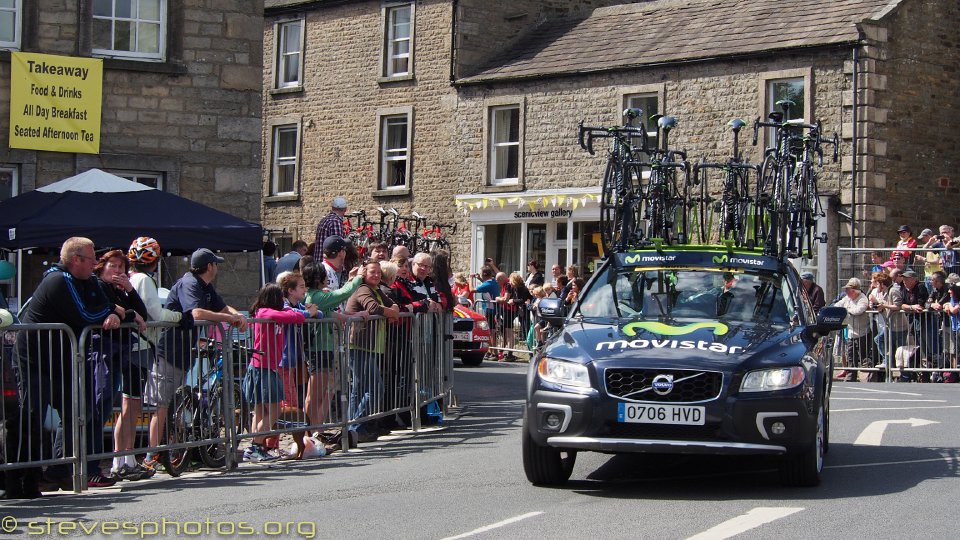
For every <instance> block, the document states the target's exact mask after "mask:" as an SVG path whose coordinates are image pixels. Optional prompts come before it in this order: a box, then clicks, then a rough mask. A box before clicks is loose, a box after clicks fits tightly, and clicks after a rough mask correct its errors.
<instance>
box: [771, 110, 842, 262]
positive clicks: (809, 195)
mask: <svg viewBox="0 0 960 540" xmlns="http://www.w3.org/2000/svg"><path fill="white" fill-rule="evenodd" d="M777 106H778V107H780V109H781V111H773V112H771V113H770V114H769V115H768V118H770V121H761V120H760V118H757V119H756V120H755V121H754V123H753V144H754V145H756V144H757V140H758V138H759V132H760V128H761V127H771V128H774V130H775V131H774V134H775V136H774V145H773V146H771V147H769V148H767V149H766V150H765V151H764V157H763V163H762V165H761V167H760V178H759V181H758V182H757V192H756V202H757V205H758V206H759V207H760V213H761V215H763V217H764V219H761V220H759V224H760V231H759V232H760V235H759V236H758V239H762V240H763V249H764V252H765V253H768V254H771V255H776V256H806V257H808V258H809V257H812V256H813V243H814V241H820V242H825V241H826V233H824V234H823V235H822V236H820V237H817V236H816V227H817V223H816V220H817V218H819V217H822V216H824V215H825V213H824V211H823V208H822V206H821V204H820V197H819V193H818V190H817V174H816V171H815V169H814V158H816V163H817V167H818V168H819V167H823V145H824V144H830V145H833V161H834V162H836V161H837V160H838V159H839V139H838V137H837V134H836V133H834V135H833V137H832V138H829V139H828V138H824V137H823V135H822V134H823V126H822V124H821V122H820V121H819V120H818V121H817V123H815V124H810V123H806V122H804V121H803V120H802V119H797V120H792V119H791V118H790V108H791V107H794V106H795V104H794V103H793V102H792V101H790V100H780V101H778V102H777Z"/></svg>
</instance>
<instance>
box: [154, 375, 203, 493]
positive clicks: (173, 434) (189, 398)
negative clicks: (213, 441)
mask: <svg viewBox="0 0 960 540" xmlns="http://www.w3.org/2000/svg"><path fill="white" fill-rule="evenodd" d="M196 402H197V399H196V396H194V394H193V388H192V387H190V386H181V387H180V388H178V389H177V393H176V394H174V397H173V403H172V404H171V405H170V411H169V416H168V418H167V430H166V431H167V437H166V441H167V444H178V443H184V442H190V441H192V440H194V433H193V432H194V426H193V418H194V415H195V413H196V404H197V403H196ZM192 454H193V449H192V448H176V449H173V450H167V451H165V452H161V453H160V462H161V463H162V464H163V466H164V468H166V469H167V472H168V473H169V474H170V476H180V474H181V473H183V472H184V471H185V470H187V467H189V465H190V460H191V459H192V457H193V456H192Z"/></svg>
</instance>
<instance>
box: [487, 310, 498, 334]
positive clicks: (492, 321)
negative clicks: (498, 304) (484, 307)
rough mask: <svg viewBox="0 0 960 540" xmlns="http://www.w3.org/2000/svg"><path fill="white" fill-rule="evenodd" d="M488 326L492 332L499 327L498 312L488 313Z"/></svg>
mask: <svg viewBox="0 0 960 540" xmlns="http://www.w3.org/2000/svg"><path fill="white" fill-rule="evenodd" d="M486 316H487V324H488V325H490V330H493V329H494V328H496V327H497V312H496V311H487V313H486Z"/></svg>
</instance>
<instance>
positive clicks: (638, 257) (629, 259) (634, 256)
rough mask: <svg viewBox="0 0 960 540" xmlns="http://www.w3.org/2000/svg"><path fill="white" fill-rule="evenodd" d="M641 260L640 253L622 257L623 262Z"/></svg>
mask: <svg viewBox="0 0 960 540" xmlns="http://www.w3.org/2000/svg"><path fill="white" fill-rule="evenodd" d="M642 260H643V256H642V255H627V256H626V257H624V258H623V262H624V264H636V263H638V262H640V261H642Z"/></svg>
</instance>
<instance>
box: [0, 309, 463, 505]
mask: <svg viewBox="0 0 960 540" xmlns="http://www.w3.org/2000/svg"><path fill="white" fill-rule="evenodd" d="M452 324H453V323H452V317H451V316H450V315H449V314H420V315H416V316H414V315H413V314H405V315H404V316H401V318H400V319H399V320H398V321H396V322H391V321H388V320H386V319H383V318H381V317H371V318H369V319H367V320H363V319H359V318H355V319H351V320H349V321H347V322H346V323H340V322H338V321H336V320H334V319H321V320H317V319H308V320H307V321H306V322H305V324H303V325H295V324H294V325H284V324H278V323H275V322H274V321H271V320H263V319H251V320H250V329H249V331H247V332H245V333H240V332H238V331H236V330H235V329H228V328H226V327H220V326H219V325H215V324H211V323H206V322H201V321H197V324H196V328H195V329H194V330H192V331H190V332H188V331H185V330H182V329H180V328H178V327H177V326H176V325H171V324H169V323H148V327H150V329H151V330H152V334H151V332H147V333H144V335H147V334H151V335H153V336H154V337H156V336H158V335H162V336H165V337H161V338H159V339H157V340H156V341H162V342H163V344H162V345H161V344H160V343H155V342H153V340H151V341H150V342H149V343H148V342H147V341H146V340H142V339H141V333H140V332H139V331H138V329H137V328H136V326H135V325H133V324H124V325H122V326H121V328H120V329H118V330H114V331H110V332H104V331H102V330H101V329H100V328H99V327H88V328H86V329H84V331H83V332H82V333H81V335H80V336H79V339H78V338H77V337H75V336H74V335H73V333H72V332H71V330H70V328H69V327H68V326H66V325H61V324H34V325H23V324H17V325H12V326H10V327H7V328H4V329H3V331H2V336H3V348H2V357H0V359H2V365H0V375H2V381H3V397H4V399H3V402H2V406H0V407H2V409H0V411H2V412H3V419H4V422H3V427H4V428H5V432H4V446H3V451H4V456H3V457H4V461H3V462H2V463H0V471H7V472H10V471H15V470H19V469H29V470H31V471H34V472H37V473H39V470H38V468H39V467H48V473H49V472H50V471H51V469H50V468H51V467H60V468H61V469H63V471H64V473H65V475H69V476H72V479H73V488H74V491H77V492H79V491H81V490H83V489H85V488H86V478H87V475H88V474H89V473H91V472H95V471H96V468H99V470H100V471H101V473H103V474H104V475H106V474H107V473H108V471H109V470H110V463H108V460H111V459H112V458H115V457H121V456H130V455H136V454H143V453H146V452H151V453H157V454H158V455H163V456H167V457H169V459H172V460H173V461H174V462H176V463H179V464H184V463H186V465H189V460H190V459H197V458H198V459H199V461H201V462H202V463H204V464H205V465H207V466H213V467H219V466H225V467H226V468H228V469H229V468H233V467H234V466H236V464H237V462H239V461H240V460H241V459H242V458H241V455H240V447H241V444H245V443H246V441H247V440H249V439H254V438H255V437H256V438H257V440H258V441H259V440H262V439H263V438H264V437H268V438H269V437H274V438H277V437H279V435H281V434H284V433H295V434H298V435H299V434H300V433H301V432H312V431H321V430H329V429H336V428H339V429H340V430H341V433H344V435H345V431H346V430H348V429H350V430H352V429H359V428H361V427H362V426H364V425H366V424H369V423H371V422H375V421H376V420H378V419H380V418H385V417H389V416H391V415H394V414H400V413H408V414H409V416H410V427H411V428H412V429H413V430H415V431H416V430H419V429H420V428H421V423H422V420H423V419H422V418H421V414H420V411H421V408H423V407H428V406H429V405H430V404H431V403H438V404H440V405H439V406H441V407H445V406H446V404H448V403H449V401H450V399H449V398H450V397H452V390H453V344H452ZM258 333H262V335H263V336H264V337H263V338H261V340H260V341H259V342H258V343H256V344H255V343H254V339H253V338H254V335H255V334H258ZM288 336H289V338H288ZM198 338H199V339H198ZM284 339H288V341H284ZM18 341H21V342H22V346H21V347H20V352H19V353H18V352H17V342H18ZM291 342H292V344H293V345H292V348H293V350H294V351H298V352H295V353H294V356H298V358H284V352H283V350H282V348H283V347H284V345H285V344H287V343H291ZM158 345H159V346H160V348H161V349H163V350H164V354H163V355H162V356H161V355H159V354H157V348H158ZM255 345H258V346H259V348H257V347H256V346H255ZM144 346H145V347H144ZM79 351H84V352H83V353H82V354H81V353H80V352H79ZM172 351H179V352H181V353H183V354H181V355H180V357H179V358H178V357H177V353H176V352H172ZM158 358H170V359H174V358H177V359H179V360H181V362H178V363H177V365H176V366H174V367H175V368H177V369H174V370H170V369H162V368H160V365H159V363H158V362H157V360H158ZM271 358H272V359H279V360H280V361H282V364H281V365H279V366H276V367H277V369H276V370H273V369H271V368H272V367H275V366H274V363H273V361H272V360H270V359H271ZM255 359H256V361H263V362H264V364H263V367H264V368H265V369H266V371H270V373H264V372H263V371H264V370H263V369H260V370H255V369H252V368H251V365H252V363H253V362H254V360H255ZM17 371H20V373H22V377H20V378H22V380H23V381H24V387H25V390H24V391H23V392H22V394H23V397H24V398H25V403H26V404H27V405H28V406H26V407H21V406H20V404H19V402H18V392H17V381H18V377H17V374H16V372H17ZM255 371H259V372H260V373H258V374H257V375H261V376H262V377H259V379H258V380H254V379H255V377H254V375H255V373H254V372H255ZM163 383H166V384H167V386H168V388H167V389H166V390H164V391H161V390H160V387H161V386H163ZM141 385H142V386H141ZM151 385H152V387H151ZM144 386H146V387H147V388H146V391H145V392H144V388H143V387H144ZM169 387H172V388H173V390H172V392H171V391H170V388H169ZM281 392H282V393H281ZM171 393H172V396H171ZM137 394H139V395H141V396H144V400H143V403H142V404H140V403H139V401H138V400H137V399H130V398H131V397H132V398H136V397H138V396H137ZM120 396H123V397H120ZM164 398H166V399H167V401H166V403H163V401H164ZM116 405H120V412H119V413H117V412H115V411H114V410H115V406H116ZM138 405H139V406H138ZM157 405H159V407H158V406H157ZM163 405H166V407H163ZM164 408H165V409H166V411H165V414H163V413H164V411H163V409H164ZM138 409H139V410H138ZM158 412H160V413H161V414H157V413H158ZM428 412H429V411H428ZM443 413H444V414H445V413H446V411H445V410H443ZM154 416H158V417H162V418H163V420H165V422H162V423H164V424H166V425H165V426H164V429H163V430H161V432H165V433H166V437H165V438H163V440H160V441H158V442H159V443H162V444H154V445H152V446H151V442H150V437H149V429H150V423H151V422H153V423H156V422H157V420H156V419H154V418H153V417H154ZM156 427H157V426H155V428H156ZM341 445H342V448H343V449H344V450H346V449H349V447H350V445H351V439H350V437H348V436H341ZM164 452H166V454H162V453H164ZM170 456H176V457H175V458H173V457H170ZM183 460H188V461H186V462H184V461H183ZM167 463H170V461H169V460H168V462H167ZM167 463H164V465H167ZM71 467H72V472H70V469H71Z"/></svg>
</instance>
